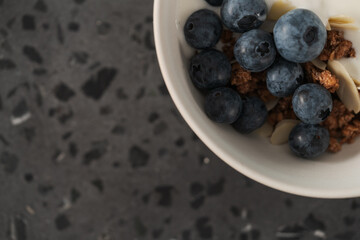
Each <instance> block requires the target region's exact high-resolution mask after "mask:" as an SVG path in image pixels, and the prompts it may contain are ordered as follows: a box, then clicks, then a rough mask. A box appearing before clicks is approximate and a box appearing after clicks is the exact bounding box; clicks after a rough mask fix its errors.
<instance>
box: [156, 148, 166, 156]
mask: <svg viewBox="0 0 360 240" xmlns="http://www.w3.org/2000/svg"><path fill="white" fill-rule="evenodd" d="M168 153H169V150H167V149H166V148H160V149H159V150H158V156H159V157H164V156H165V155H167V154H168Z"/></svg>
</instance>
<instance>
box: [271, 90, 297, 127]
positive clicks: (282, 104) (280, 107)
mask: <svg viewBox="0 0 360 240" xmlns="http://www.w3.org/2000/svg"><path fill="white" fill-rule="evenodd" d="M284 119H298V118H297V117H296V115H295V113H294V110H293V107H292V96H290V97H285V98H281V99H280V100H279V102H278V104H277V105H276V106H275V107H274V108H273V109H272V110H270V112H269V115H268V122H269V123H270V124H271V125H272V126H275V125H276V124H278V123H279V122H281V121H282V120H284Z"/></svg>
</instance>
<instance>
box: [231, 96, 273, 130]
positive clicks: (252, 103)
mask: <svg viewBox="0 0 360 240" xmlns="http://www.w3.org/2000/svg"><path fill="white" fill-rule="evenodd" d="M267 115H268V112H267V109H266V106H265V104H264V102H263V101H261V99H260V98H258V97H248V98H245V99H244V100H243V110H242V112H241V115H240V117H239V118H238V120H237V121H236V122H235V123H234V124H233V127H234V128H235V130H236V131H238V132H240V133H242V134H249V133H251V132H253V131H255V130H256V129H258V128H260V127H261V126H262V125H263V124H264V123H265V121H266V119H267Z"/></svg>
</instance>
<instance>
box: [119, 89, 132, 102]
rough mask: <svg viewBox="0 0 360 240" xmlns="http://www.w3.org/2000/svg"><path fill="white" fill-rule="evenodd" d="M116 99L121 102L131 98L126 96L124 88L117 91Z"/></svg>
mask: <svg viewBox="0 0 360 240" xmlns="http://www.w3.org/2000/svg"><path fill="white" fill-rule="evenodd" d="M116 97H117V98H118V99H119V100H126V99H128V98H129V97H128V96H127V95H126V93H125V91H124V89H123V88H118V89H117V90H116Z"/></svg>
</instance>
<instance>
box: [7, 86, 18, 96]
mask: <svg viewBox="0 0 360 240" xmlns="http://www.w3.org/2000/svg"><path fill="white" fill-rule="evenodd" d="M17 90H18V87H14V88H12V89H10V90H9V91H8V93H7V95H6V97H7V98H11V97H13V96H14V95H15V94H16V92H17Z"/></svg>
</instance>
